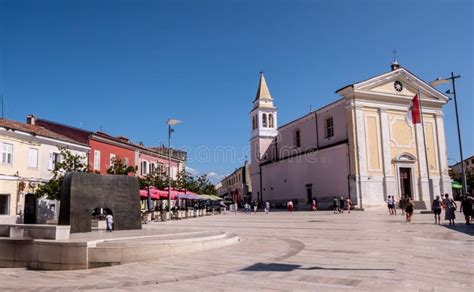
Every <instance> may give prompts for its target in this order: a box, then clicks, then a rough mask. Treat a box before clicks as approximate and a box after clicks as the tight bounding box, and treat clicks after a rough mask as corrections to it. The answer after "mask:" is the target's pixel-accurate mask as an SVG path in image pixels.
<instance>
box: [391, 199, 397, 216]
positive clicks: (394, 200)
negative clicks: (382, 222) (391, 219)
mask: <svg viewBox="0 0 474 292" xmlns="http://www.w3.org/2000/svg"><path fill="white" fill-rule="evenodd" d="M397 203H398V202H397V199H395V196H392V212H393V215H397Z"/></svg>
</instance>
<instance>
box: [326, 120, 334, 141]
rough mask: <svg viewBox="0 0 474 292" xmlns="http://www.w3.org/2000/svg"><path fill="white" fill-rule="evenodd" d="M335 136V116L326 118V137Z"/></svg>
mask: <svg viewBox="0 0 474 292" xmlns="http://www.w3.org/2000/svg"><path fill="white" fill-rule="evenodd" d="M333 136H334V120H333V118H329V119H326V138H331V137H333Z"/></svg>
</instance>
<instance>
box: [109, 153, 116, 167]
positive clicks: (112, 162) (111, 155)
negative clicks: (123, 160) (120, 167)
mask: <svg viewBox="0 0 474 292" xmlns="http://www.w3.org/2000/svg"><path fill="white" fill-rule="evenodd" d="M115 157H116V156H115V154H110V158H109V166H112V165H114V161H115Z"/></svg>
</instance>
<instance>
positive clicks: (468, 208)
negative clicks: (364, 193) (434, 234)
mask: <svg viewBox="0 0 474 292" xmlns="http://www.w3.org/2000/svg"><path fill="white" fill-rule="evenodd" d="M472 201H473V198H472V197H470V196H469V194H467V196H463V197H462V200H461V208H460V212H462V213H463V214H464V218H465V220H466V224H467V225H470V224H471V223H470V222H471V221H472V220H473V217H474V212H473V208H472ZM387 207H388V210H389V213H390V215H396V214H397V200H396V199H395V197H394V196H388V197H387ZM398 207H399V208H400V209H401V210H402V215H405V220H406V222H411V220H412V217H413V210H414V203H413V199H412V198H411V197H410V196H405V197H404V198H401V199H400V201H399V202H398ZM457 207H458V206H457V204H456V202H455V201H454V200H453V199H452V198H450V197H449V194H445V195H444V198H443V199H441V198H440V196H436V198H435V199H434V200H433V202H432V203H431V210H432V211H433V213H434V219H435V222H434V223H435V224H438V225H439V224H441V211H442V210H443V209H444V220H448V221H449V225H454V224H455V222H454V220H455V219H456V213H455V212H456V210H457Z"/></svg>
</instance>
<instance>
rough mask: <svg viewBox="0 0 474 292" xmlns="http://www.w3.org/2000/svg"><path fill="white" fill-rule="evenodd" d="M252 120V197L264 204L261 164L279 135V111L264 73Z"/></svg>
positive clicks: (254, 101) (251, 113)
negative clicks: (274, 103)
mask: <svg viewBox="0 0 474 292" xmlns="http://www.w3.org/2000/svg"><path fill="white" fill-rule="evenodd" d="M250 120H251V129H252V131H251V138H250V152H251V153H250V154H251V161H250V175H251V180H252V197H253V198H254V199H257V200H258V201H259V202H262V201H263V200H262V189H261V186H260V182H261V177H260V175H261V173H260V163H261V162H262V161H264V160H266V159H267V150H268V148H269V147H270V145H271V143H272V142H273V140H274V139H275V137H276V136H277V135H278V130H277V109H276V108H275V106H274V105H273V98H272V96H271V95H270V90H268V86H267V82H266V80H265V76H264V75H263V72H260V81H259V84H258V89H257V94H256V96H255V99H254V100H253V109H252V110H251V111H250Z"/></svg>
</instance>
